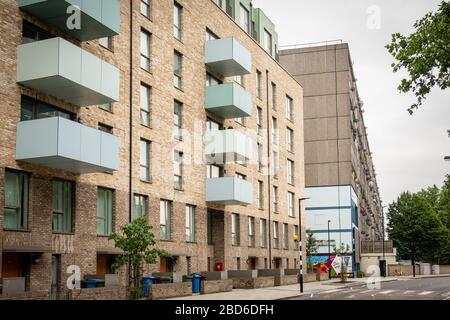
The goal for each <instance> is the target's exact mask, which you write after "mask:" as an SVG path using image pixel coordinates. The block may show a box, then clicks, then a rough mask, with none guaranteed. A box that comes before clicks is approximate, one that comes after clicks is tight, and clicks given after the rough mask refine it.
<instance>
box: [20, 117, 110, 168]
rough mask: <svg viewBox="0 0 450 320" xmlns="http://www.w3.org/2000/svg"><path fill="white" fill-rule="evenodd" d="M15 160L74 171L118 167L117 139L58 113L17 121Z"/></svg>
mask: <svg viewBox="0 0 450 320" xmlns="http://www.w3.org/2000/svg"><path fill="white" fill-rule="evenodd" d="M16 144H17V145H16V160H20V161H25V162H29V163H33V164H38V165H43V166H47V167H51V168H55V169H61V170H66V171H71V172H74V173H79V174H82V173H93V172H112V171H115V170H118V169H119V139H118V138H117V137H116V136H114V135H112V134H109V133H106V132H103V131H100V130H97V129H93V128H90V127H87V126H84V125H82V124H80V123H78V122H74V121H71V120H67V119H64V118H61V117H53V118H44V119H38V120H30V121H22V122H19V123H18V124H17V142H16Z"/></svg>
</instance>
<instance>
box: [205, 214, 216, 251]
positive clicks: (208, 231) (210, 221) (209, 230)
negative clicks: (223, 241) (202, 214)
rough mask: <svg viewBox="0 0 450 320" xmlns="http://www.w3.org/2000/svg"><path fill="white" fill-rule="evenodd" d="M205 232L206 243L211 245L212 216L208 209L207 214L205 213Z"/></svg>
mask: <svg viewBox="0 0 450 320" xmlns="http://www.w3.org/2000/svg"><path fill="white" fill-rule="evenodd" d="M206 223H207V225H206V229H207V230H206V233H207V238H208V244H209V245H212V244H214V242H213V217H212V213H211V212H210V211H208V213H207V215H206Z"/></svg>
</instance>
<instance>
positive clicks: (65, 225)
mask: <svg viewBox="0 0 450 320" xmlns="http://www.w3.org/2000/svg"><path fill="white" fill-rule="evenodd" d="M57 184H61V186H62V191H61V192H62V198H61V200H62V204H61V208H55V188H56V186H57ZM66 188H68V189H66ZM65 196H68V198H67V199H65ZM66 201H68V204H67V203H65V202H66ZM60 209H62V210H60ZM65 209H68V210H69V211H68V212H67V211H65ZM73 213H74V183H73V182H72V181H68V180H62V179H53V181H52V233H57V234H71V233H73V225H74V224H73V216H74V214H73ZM55 215H56V216H59V218H60V219H61V221H60V223H61V225H60V227H61V228H57V229H55ZM67 220H68V221H67Z"/></svg>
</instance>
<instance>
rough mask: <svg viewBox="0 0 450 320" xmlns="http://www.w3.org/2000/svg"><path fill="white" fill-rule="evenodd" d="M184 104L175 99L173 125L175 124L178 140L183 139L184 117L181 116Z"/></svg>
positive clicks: (175, 134) (175, 133)
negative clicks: (182, 121)
mask: <svg viewBox="0 0 450 320" xmlns="http://www.w3.org/2000/svg"><path fill="white" fill-rule="evenodd" d="M182 106H183V105H182V104H181V102H178V101H176V100H175V101H174V102H173V126H174V136H175V139H177V140H182V139H183V135H182V131H181V130H182V123H181V120H182V117H181V111H182Z"/></svg>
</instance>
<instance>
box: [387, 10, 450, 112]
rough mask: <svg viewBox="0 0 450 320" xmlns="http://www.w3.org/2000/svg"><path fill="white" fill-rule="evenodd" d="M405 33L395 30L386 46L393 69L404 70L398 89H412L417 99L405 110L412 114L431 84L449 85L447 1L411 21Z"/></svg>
mask: <svg viewBox="0 0 450 320" xmlns="http://www.w3.org/2000/svg"><path fill="white" fill-rule="evenodd" d="M414 28H415V29H416V30H415V32H414V33H413V34H411V35H409V36H407V37H406V36H404V35H401V34H400V33H395V34H393V35H392V43H391V44H388V45H387V46H386V48H387V49H388V51H389V53H390V54H391V55H392V56H393V57H394V58H395V60H396V62H395V63H393V64H392V68H393V71H394V72H398V71H399V70H401V69H403V68H404V69H406V70H407V71H408V73H409V79H403V80H402V81H401V84H400V85H399V87H398V90H399V91H400V92H403V93H408V92H413V93H414V94H415V96H416V98H417V101H416V102H415V103H414V104H413V105H411V106H410V107H409V109H408V111H409V113H410V114H413V112H414V110H415V109H418V108H419V106H421V105H422V103H423V101H424V100H425V99H426V97H427V96H428V94H429V93H430V91H431V89H432V88H433V87H435V86H437V87H439V88H440V89H442V90H445V89H447V88H448V87H449V85H450V53H449V48H450V2H448V1H442V3H441V4H440V5H439V9H438V11H437V12H434V13H433V12H430V13H428V14H426V15H425V16H424V17H423V18H422V19H420V20H418V21H416V22H415V23H414Z"/></svg>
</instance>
